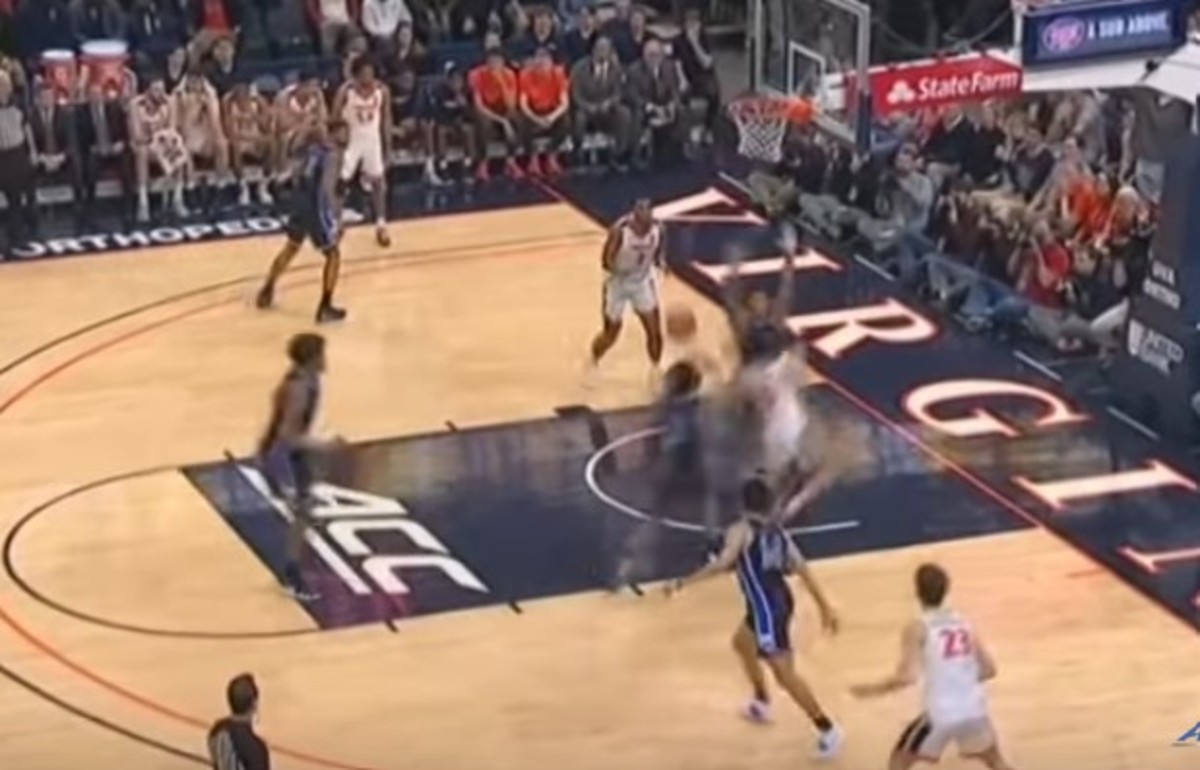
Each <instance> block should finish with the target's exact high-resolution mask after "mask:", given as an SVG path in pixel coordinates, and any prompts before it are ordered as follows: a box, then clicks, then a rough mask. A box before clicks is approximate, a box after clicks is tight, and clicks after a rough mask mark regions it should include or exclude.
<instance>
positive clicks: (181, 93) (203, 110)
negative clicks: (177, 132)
mask: <svg viewBox="0 0 1200 770" xmlns="http://www.w3.org/2000/svg"><path fill="white" fill-rule="evenodd" d="M212 97H213V95H212V93H211V92H210V91H209V90H208V87H207V86H206V87H205V88H203V89H200V90H193V89H191V88H189V87H188V86H187V85H182V86H180V87H179V89H178V90H176V91H175V98H176V99H177V103H178V104H179V122H180V125H181V126H182V127H183V129H184V130H185V131H195V130H198V129H204V128H207V127H208V126H209V121H210V120H211V119H212V118H213V116H212V115H210V114H209V110H210V109H212Z"/></svg>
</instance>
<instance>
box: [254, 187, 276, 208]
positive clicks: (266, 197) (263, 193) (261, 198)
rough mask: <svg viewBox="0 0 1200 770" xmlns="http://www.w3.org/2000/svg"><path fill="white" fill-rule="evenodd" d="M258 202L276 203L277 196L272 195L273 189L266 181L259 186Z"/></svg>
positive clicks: (264, 203) (268, 204) (270, 204)
mask: <svg viewBox="0 0 1200 770" xmlns="http://www.w3.org/2000/svg"><path fill="white" fill-rule="evenodd" d="M258 202H259V203H261V204H262V205H264V206H274V205H275V198H273V197H272V196H271V191H270V189H268V187H267V183H266V182H263V183H262V184H260V185H259V186H258Z"/></svg>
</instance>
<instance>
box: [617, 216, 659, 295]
mask: <svg viewBox="0 0 1200 770" xmlns="http://www.w3.org/2000/svg"><path fill="white" fill-rule="evenodd" d="M617 238H618V243H617V252H616V255H615V256H614V257H613V263H612V273H613V275H614V276H616V277H617V278H620V279H621V280H625V281H644V280H648V279H649V278H650V276H651V274H652V271H653V269H654V260H655V256H656V255H657V254H658V250H659V246H660V245H661V243H662V227H661V226H660V225H659V224H658V223H657V222H655V223H653V224H651V225H650V229H649V230H647V231H646V232H645V233H640V234H639V233H637V232H635V231H634V229H633V225H632V224H631V223H630V222H629V221H628V220H623V221H622V222H621V224H620V226H619V229H618V230H617Z"/></svg>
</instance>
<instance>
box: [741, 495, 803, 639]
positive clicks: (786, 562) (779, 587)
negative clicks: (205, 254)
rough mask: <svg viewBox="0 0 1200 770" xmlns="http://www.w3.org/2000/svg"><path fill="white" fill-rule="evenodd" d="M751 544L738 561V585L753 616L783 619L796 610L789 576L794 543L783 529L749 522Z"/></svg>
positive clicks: (753, 521)
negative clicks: (793, 609) (760, 615)
mask: <svg viewBox="0 0 1200 770" xmlns="http://www.w3.org/2000/svg"><path fill="white" fill-rule="evenodd" d="M748 522H749V524H750V529H751V532H752V534H751V536H750V544H749V545H747V546H746V548H745V549H744V550H743V551H742V553H741V555H740V556H738V560H737V566H736V568H735V569H736V571H737V576H738V585H740V586H741V589H742V595H743V596H744V597H745V599H746V604H747V606H749V608H750V610H751V613H760V612H761V613H769V614H771V615H779V614H780V613H783V612H790V611H791V609H792V591H791V589H790V588H788V584H787V576H788V573H789V572H791V571H792V569H793V567H795V566H798V565H793V564H791V563H790V556H789V554H790V550H791V549H790V545H791V539H790V538H789V537H788V534H787V532H785V531H784V529H783V527H780V526H779V525H777V524H769V523H767V522H765V521H762V520H761V519H754V518H751V519H749V520H748Z"/></svg>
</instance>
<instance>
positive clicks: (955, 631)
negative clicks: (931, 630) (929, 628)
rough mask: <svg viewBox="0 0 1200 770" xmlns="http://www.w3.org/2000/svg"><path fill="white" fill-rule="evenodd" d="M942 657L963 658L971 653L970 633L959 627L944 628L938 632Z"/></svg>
mask: <svg viewBox="0 0 1200 770" xmlns="http://www.w3.org/2000/svg"><path fill="white" fill-rule="evenodd" d="M940 636H941V639H942V657H943V658H963V657H966V656H967V655H970V654H971V635H970V634H969V633H967V632H966V631H965V630H964V629H961V628H946V629H943V630H942V631H941V633H940Z"/></svg>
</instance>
